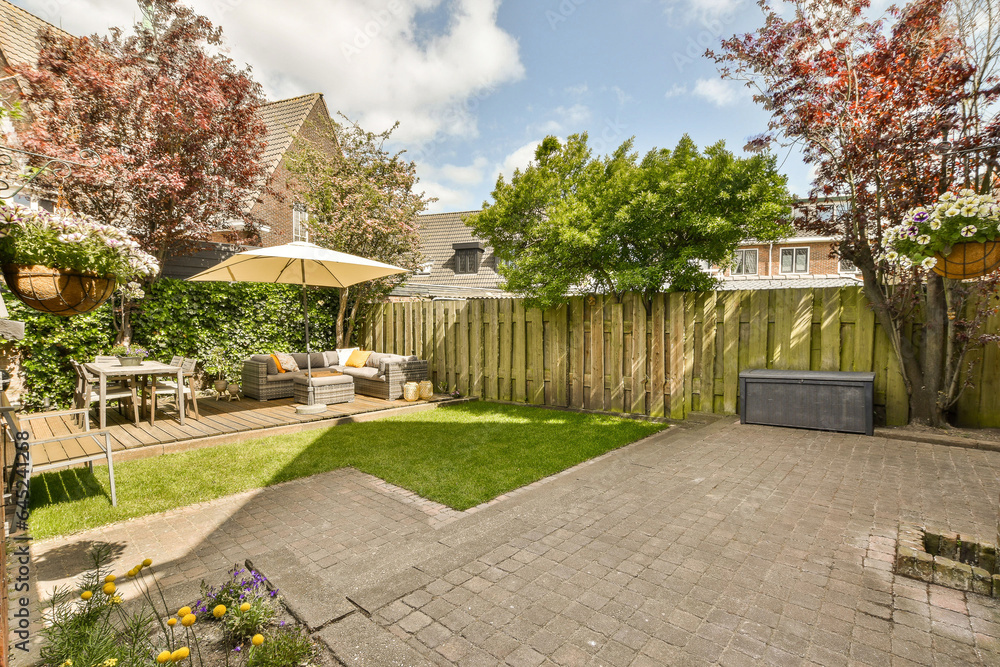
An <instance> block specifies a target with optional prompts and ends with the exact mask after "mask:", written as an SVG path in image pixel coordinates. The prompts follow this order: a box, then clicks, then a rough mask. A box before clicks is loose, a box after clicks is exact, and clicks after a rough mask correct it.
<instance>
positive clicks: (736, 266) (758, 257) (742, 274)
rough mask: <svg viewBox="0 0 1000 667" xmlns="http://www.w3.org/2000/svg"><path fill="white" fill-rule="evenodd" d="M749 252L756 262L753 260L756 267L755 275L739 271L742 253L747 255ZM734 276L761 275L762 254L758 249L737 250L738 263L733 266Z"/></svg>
mask: <svg viewBox="0 0 1000 667" xmlns="http://www.w3.org/2000/svg"><path fill="white" fill-rule="evenodd" d="M748 252H752V253H753V254H754V260H753V266H754V269H755V270H754V272H753V273H749V272H745V271H737V269H738V268H739V266H740V258H739V255H740V253H743V254H746V253H748ZM732 274H733V275H734V276H758V275H760V253H759V252H758V251H757V248H737V249H736V262H735V263H734V264H733V271H732Z"/></svg>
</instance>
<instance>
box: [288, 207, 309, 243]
mask: <svg viewBox="0 0 1000 667" xmlns="http://www.w3.org/2000/svg"><path fill="white" fill-rule="evenodd" d="M308 225H309V211H307V210H306V207H305V204H293V205H292V241H293V242H295V241H305V242H306V243H308V242H309V226H308Z"/></svg>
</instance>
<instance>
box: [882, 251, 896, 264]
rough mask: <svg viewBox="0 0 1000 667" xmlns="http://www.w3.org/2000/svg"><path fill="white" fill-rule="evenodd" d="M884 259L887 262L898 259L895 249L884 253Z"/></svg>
mask: <svg viewBox="0 0 1000 667" xmlns="http://www.w3.org/2000/svg"><path fill="white" fill-rule="evenodd" d="M885 259H886V261H887V262H895V261H896V260H897V259H899V253H898V252H896V251H895V250H890V251H889V252H887V253H885Z"/></svg>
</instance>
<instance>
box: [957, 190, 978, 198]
mask: <svg viewBox="0 0 1000 667" xmlns="http://www.w3.org/2000/svg"><path fill="white" fill-rule="evenodd" d="M958 194H959V195H961V196H962V197H975V196H976V191H975V190H973V189H972V188H962V189H961V190H959V191H958Z"/></svg>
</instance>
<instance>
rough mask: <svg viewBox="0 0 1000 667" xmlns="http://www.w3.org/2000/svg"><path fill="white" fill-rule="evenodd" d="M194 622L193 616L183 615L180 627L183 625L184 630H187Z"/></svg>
mask: <svg viewBox="0 0 1000 667" xmlns="http://www.w3.org/2000/svg"><path fill="white" fill-rule="evenodd" d="M196 620H197V618H196V617H195V615H194V614H184V618H182V619H181V625H183V626H184V627H185V628H188V627H191V626H192V625H194V622H195V621H196Z"/></svg>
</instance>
